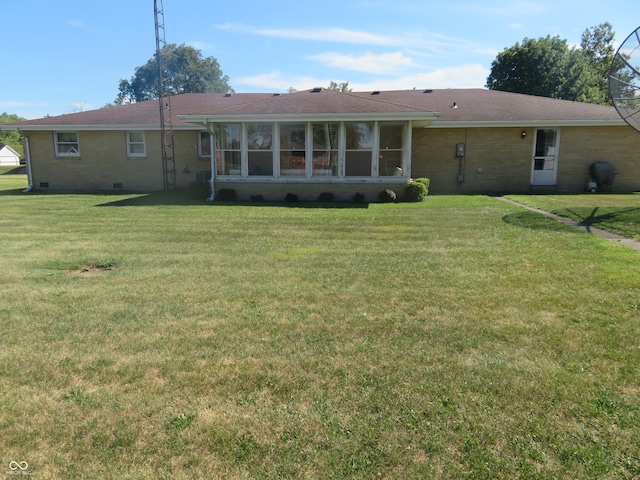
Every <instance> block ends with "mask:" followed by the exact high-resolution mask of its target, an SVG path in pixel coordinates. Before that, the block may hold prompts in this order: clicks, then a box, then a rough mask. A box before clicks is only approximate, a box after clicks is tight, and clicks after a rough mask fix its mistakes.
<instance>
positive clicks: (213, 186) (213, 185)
mask: <svg viewBox="0 0 640 480" xmlns="http://www.w3.org/2000/svg"><path fill="white" fill-rule="evenodd" d="M205 123H206V125H207V130H208V131H209V145H211V148H210V150H211V179H210V180H209V184H210V187H211V196H210V197H209V198H208V199H207V202H213V201H214V200H215V199H216V142H215V140H216V139H215V136H214V134H213V126H211V124H209V123H208V122H206V120H205Z"/></svg>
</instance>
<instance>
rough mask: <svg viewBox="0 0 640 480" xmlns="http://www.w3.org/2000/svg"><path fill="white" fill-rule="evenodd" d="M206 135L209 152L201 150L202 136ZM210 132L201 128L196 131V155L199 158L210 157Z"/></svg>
mask: <svg viewBox="0 0 640 480" xmlns="http://www.w3.org/2000/svg"><path fill="white" fill-rule="evenodd" d="M203 135H204V136H207V137H209V153H206V152H204V151H203V150H202V137H203ZM211 140H212V139H211V133H209V131H207V130H201V131H199V132H198V157H200V158H205V159H210V158H211Z"/></svg>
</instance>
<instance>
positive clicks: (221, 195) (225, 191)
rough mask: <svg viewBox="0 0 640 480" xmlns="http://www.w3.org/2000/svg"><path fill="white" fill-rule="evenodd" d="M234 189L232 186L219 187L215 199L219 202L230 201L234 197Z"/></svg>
mask: <svg viewBox="0 0 640 480" xmlns="http://www.w3.org/2000/svg"><path fill="white" fill-rule="evenodd" d="M236 196H237V195H236V191H235V190H234V189H233V188H221V189H220V190H218V194H217V195H216V200H220V201H221V202H232V201H234V200H235V199H236Z"/></svg>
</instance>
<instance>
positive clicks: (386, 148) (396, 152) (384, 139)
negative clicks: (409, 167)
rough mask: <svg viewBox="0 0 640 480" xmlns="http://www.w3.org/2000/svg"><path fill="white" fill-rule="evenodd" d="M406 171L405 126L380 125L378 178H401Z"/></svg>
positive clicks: (394, 124)
mask: <svg viewBox="0 0 640 480" xmlns="http://www.w3.org/2000/svg"><path fill="white" fill-rule="evenodd" d="M404 170H405V166H404V124H402V123H380V143H379V151H378V176H380V177H400V176H402V175H403V173H404Z"/></svg>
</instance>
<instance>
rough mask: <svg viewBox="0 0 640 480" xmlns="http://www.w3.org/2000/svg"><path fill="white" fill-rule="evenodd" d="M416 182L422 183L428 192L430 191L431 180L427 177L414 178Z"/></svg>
mask: <svg viewBox="0 0 640 480" xmlns="http://www.w3.org/2000/svg"><path fill="white" fill-rule="evenodd" d="M413 181H414V182H418V183H422V184H424V186H425V187H427V192H428V191H429V185H430V184H431V180H429V179H428V178H425V177H420V178H414V179H413Z"/></svg>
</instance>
